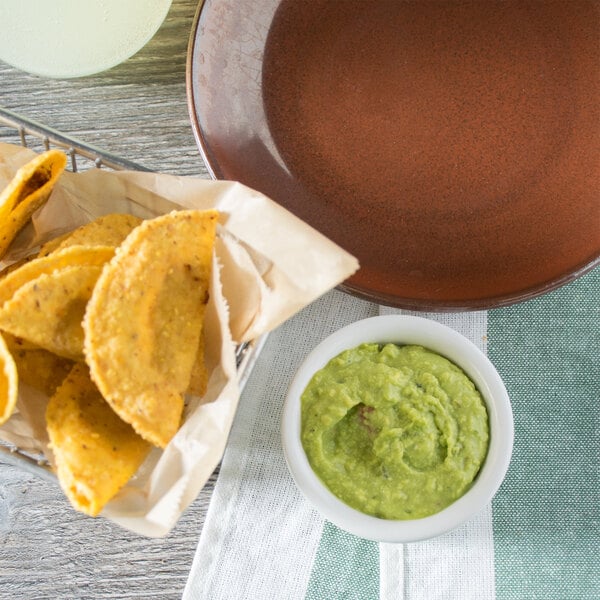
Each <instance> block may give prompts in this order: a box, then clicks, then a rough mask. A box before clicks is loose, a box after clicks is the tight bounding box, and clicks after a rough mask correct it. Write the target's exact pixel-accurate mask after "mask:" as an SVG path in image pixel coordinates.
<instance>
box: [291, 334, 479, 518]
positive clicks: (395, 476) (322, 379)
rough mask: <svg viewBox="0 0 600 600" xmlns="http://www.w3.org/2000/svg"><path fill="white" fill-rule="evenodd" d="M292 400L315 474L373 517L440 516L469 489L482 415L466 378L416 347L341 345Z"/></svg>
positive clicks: (476, 463)
mask: <svg viewBox="0 0 600 600" xmlns="http://www.w3.org/2000/svg"><path fill="white" fill-rule="evenodd" d="M301 401H302V427H301V438H302V445H303V447H304V450H305V452H306V455H307V457H308V460H309V462H310V464H311V466H312V468H313V470H314V472H315V473H316V474H317V475H318V477H319V478H320V479H321V480H322V481H323V483H324V484H325V485H326V486H327V487H328V488H329V489H330V490H331V491H332V492H333V494H335V495H336V496H337V497H338V498H340V499H341V500H343V501H344V502H345V503H346V504H349V505H350V506H352V507H353V508H356V509H357V510H359V511H361V512H364V513H367V514H369V515H373V516H376V517H381V518H384V519H416V518H421V517H426V516H428V515H432V514H434V513H436V512H439V511H440V510H442V509H443V508H445V507H447V506H448V505H449V504H451V503H452V502H454V501H455V500H456V499H457V498H460V496H462V495H463V494H464V493H465V492H466V491H467V490H468V489H469V487H470V486H471V484H472V482H473V480H474V479H475V477H476V476H477V473H478V472H479V469H480V468H481V465H482V464H483V461H484V459H485V456H486V453H487V448H488V442H489V425H488V415H487V410H486V407H485V403H484V401H483V399H482V397H481V395H480V394H479V392H478V391H477V389H476V387H475V384H474V383H473V382H472V381H471V380H470V379H469V377H467V375H466V374H465V373H464V372H463V371H462V370H461V369H460V368H459V367H458V366H456V365H455V364H454V363H452V362H450V361H449V360H447V359H446V358H444V357H443V356H440V355H439V354H436V353H435V352H432V351H430V350H428V349H426V348H423V347H421V346H398V345H395V344H384V345H379V344H362V345H360V346H358V347H357V348H353V349H351V350H346V351H345V352H342V353H341V354H339V355H338V356H336V357H335V358H333V359H332V360H331V361H330V362H329V363H328V364H327V365H326V366H325V367H324V368H323V369H321V370H320V371H318V372H317V373H316V374H315V375H314V377H313V378H312V379H311V381H310V383H309V384H308V386H307V388H306V389H305V390H304V392H303V394H302V399H301Z"/></svg>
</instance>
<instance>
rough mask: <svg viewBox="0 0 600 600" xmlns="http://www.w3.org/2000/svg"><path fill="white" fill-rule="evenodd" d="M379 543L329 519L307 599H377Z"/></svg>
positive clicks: (326, 522) (324, 529)
mask: <svg viewBox="0 0 600 600" xmlns="http://www.w3.org/2000/svg"><path fill="white" fill-rule="evenodd" d="M378 598H379V545H378V544H377V543H376V542H371V541H369V540H364V539H362V538H359V537H356V536H355V535H352V534H351V533H347V532H345V531H342V530H341V529H339V528H338V527H336V526H335V525H333V524H332V523H330V522H329V521H325V524H324V526H323V533H322V534H321V541H320V542H319V547H318V549H317V554H316V556H315V561H314V563H313V569H312V573H311V576H310V581H309V582H308V588H307V590H306V600H377V599H378Z"/></svg>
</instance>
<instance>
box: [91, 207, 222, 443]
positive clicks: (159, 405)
mask: <svg viewBox="0 0 600 600" xmlns="http://www.w3.org/2000/svg"><path fill="white" fill-rule="evenodd" d="M217 217H218V213H217V211H214V210H210V211H198V210H184V211H175V212H171V213H168V214H166V215H163V216H161V217H157V218H155V219H151V220H148V221H144V222H143V223H142V224H141V225H139V226H138V227H136V228H135V229H134V230H133V231H132V233H131V234H130V235H129V236H128V237H127V238H126V240H125V241H124V242H123V244H122V245H121V246H120V247H119V248H118V250H117V252H116V254H115V257H114V258H113V259H112V260H111V262H110V263H108V264H107V265H106V267H105V268H104V270H103V272H102V275H101V276H100V278H99V280H98V283H97V284H96V287H95V288H94V292H93V294H92V297H91V299H90V301H89V303H88V306H87V310H86V314H85V318H84V322H83V327H84V331H85V340H84V352H85V358H86V361H87V363H88V365H89V367H90V373H91V376H92V379H93V380H94V382H95V383H96V385H97V386H98V388H99V390H100V392H101V393H102V395H103V396H104V398H106V400H107V402H108V403H109V404H110V405H111V406H112V408H113V409H114V410H115V412H117V414H118V415H119V416H120V417H121V418H122V419H123V420H125V421H127V422H128V423H130V424H131V425H132V426H133V428H134V429H135V430H136V431H137V432H138V433H139V434H140V435H141V436H142V437H144V438H145V439H147V440H148V441H150V442H151V443H152V444H154V445H156V446H159V447H165V446H166V445H167V443H168V442H169V440H170V439H171V438H172V437H173V435H174V434H175V432H176V431H177V429H178V427H179V425H180V421H181V415H182V412H183V394H184V393H185V391H186V389H187V388H188V385H189V383H190V378H191V373H192V368H193V363H194V359H195V357H196V354H197V349H198V345H199V339H200V334H201V329H202V323H203V320H204V312H205V307H206V303H207V301H208V287H209V281H210V274H211V265H212V252H213V246H214V239H215V231H216V223H217Z"/></svg>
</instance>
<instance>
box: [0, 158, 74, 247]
mask: <svg viewBox="0 0 600 600" xmlns="http://www.w3.org/2000/svg"><path fill="white" fill-rule="evenodd" d="M66 165H67V157H66V155H65V154H64V152H60V151H59V150H48V151H47V152H44V153H42V154H40V155H38V156H36V157H35V158H34V159H33V160H31V161H29V162H28V163H27V164H25V165H23V166H22V167H21V168H20V169H19V170H18V171H17V172H16V174H15V176H14V177H13V179H12V180H11V182H10V183H9V184H8V186H6V188H5V189H4V190H3V191H2V193H1V194H0V257H2V256H4V254H5V253H6V251H7V250H8V247H9V246H10V244H11V243H12V241H13V239H14V238H15V237H16V235H17V234H18V233H19V231H21V229H22V228H23V227H24V226H25V225H26V224H27V223H28V222H29V220H30V219H31V216H32V215H33V213H34V212H35V211H36V210H37V209H38V208H40V207H41V206H42V205H43V204H44V203H45V202H46V201H47V200H48V198H49V197H50V194H51V193H52V190H53V189H54V186H55V184H56V181H57V180H58V178H59V177H60V176H61V174H62V172H63V171H64V169H65V167H66Z"/></svg>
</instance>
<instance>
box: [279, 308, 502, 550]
mask: <svg viewBox="0 0 600 600" xmlns="http://www.w3.org/2000/svg"><path fill="white" fill-rule="evenodd" d="M368 342H375V343H384V342H392V343H396V344H402V345H406V344H417V345H421V346H424V347H426V348H428V349H430V350H433V351H434V352H437V353H439V354H441V355H443V356H445V357H446V358H448V359H449V360H450V361H452V362H453V363H455V364H456V365H458V366H459V367H461V369H463V370H464V371H465V373H466V374H467V375H468V376H469V377H470V378H471V379H472V380H473V381H474V383H475V385H476V386H477V388H478V390H479V391H480V393H481V395H482V397H483V399H484V400H485V403H486V406H487V409H488V417H489V423H490V443H489V447H488V452H487V456H486V459H485V462H484V464H483V466H482V468H481V470H480V472H479V474H478V475H477V478H476V480H475V483H474V484H473V486H472V487H471V488H470V489H469V491H467V493H466V494H464V495H463V496H462V497H461V498H459V499H458V500H456V501H455V502H453V503H452V504H451V505H450V506H448V507H447V508H445V509H443V510H442V511H440V512H438V513H436V514H434V515H431V516H429V517H424V518H422V519H415V520H407V521H402V520H400V521H394V520H386V519H380V518H377V517H373V516H370V515H366V514H364V513H362V512H360V511H358V510H355V509H353V508H351V507H350V506H348V505H347V504H345V503H344V502H342V501H341V500H340V499H338V498H337V497H336V496H334V495H333V494H332V493H331V492H330V491H329V490H328V489H327V487H326V486H325V485H324V484H323V483H322V482H321V481H320V479H319V478H318V477H317V475H316V474H315V473H314V471H313V470H312V468H311V467H310V464H309V462H308V459H307V458H306V454H305V453H304V449H303V447H302V443H301V441H300V396H301V394H302V392H303V391H304V389H305V387H306V385H307V384H308V382H309V381H310V379H311V378H312V376H313V375H314V373H315V372H316V371H318V370H319V369H320V368H322V367H323V366H325V364H327V362H328V361H329V360H330V359H332V358H334V357H335V356H337V355H338V354H339V353H340V352H343V351H344V350H347V349H350V348H354V347H356V346H358V345H360V344H362V343H368ZM281 425H282V426H281V437H282V445H283V452H284V456H285V460H286V462H287V465H288V468H289V471H290V473H291V475H292V478H293V479H294V481H295V482H296V485H297V487H298V488H299V489H300V491H301V492H302V493H303V494H304V496H305V497H306V498H307V500H308V501H309V502H310V503H311V504H312V505H313V506H314V507H315V508H316V509H317V510H318V511H319V512H320V513H321V514H322V515H323V516H324V517H325V518H326V519H328V520H329V521H331V522H332V523H333V524H335V525H337V526H338V527H340V528H341V529H344V530H345V531H348V532H350V533H353V534H354V535H357V536H359V537H362V538H365V539H370V540H374V541H379V542H388V543H406V542H416V541H421V540H426V539H429V538H432V537H436V536H438V535H442V534H443V533H446V532H448V531H450V530H452V529H455V528H456V527H458V526H460V525H461V524H463V523H464V522H466V521H468V520H469V519H470V518H472V517H473V516H475V515H476V514H477V513H479V512H480V511H481V510H482V509H483V508H484V507H485V506H486V505H487V504H488V503H489V502H490V501H491V500H492V498H493V496H494V495H495V493H496V492H497V490H498V488H499V487H500V485H501V483H502V481H503V480H504V477H505V475H506V472H507V470H508V466H509V464H510V459H511V454H512V447H513V439H514V425H513V415H512V409H511V404H510V399H509V396H508V393H507V391H506V387H505V385H504V382H503V381H502V379H501V377H500V375H499V374H498V372H497V370H496V368H495V367H494V365H493V364H492V363H491V361H490V360H489V359H488V357H487V356H486V355H485V353H484V352H482V351H481V350H480V349H479V348H478V347H477V346H476V345H475V344H474V343H473V342H471V341H470V340H469V339H467V338H466V337H464V336H463V335H462V334H460V333H459V332H457V331H456V330H454V329H452V328H451V327H448V326H446V325H443V324H441V323H438V322H437V321H433V320H431V319H427V318H425V317H417V316H412V315H381V316H376V317H369V318H367V319H362V320H359V321H355V322H354V323H351V324H350V325H347V326H345V327H343V328H341V329H339V330H337V331H336V332H335V333H333V334H332V335H330V336H329V337H327V338H325V339H324V340H323V341H322V342H321V343H320V344H319V345H318V346H317V347H316V348H314V350H312V352H310V353H309V355H308V356H307V357H306V358H305V360H304V361H303V363H302V364H301V365H300V367H299V369H298V370H297V372H296V374H295V376H294V377H293V379H292V381H291V383H290V386H289V388H288V392H287V395H286V398H285V402H284V406H283V413H282V423H281Z"/></svg>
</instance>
